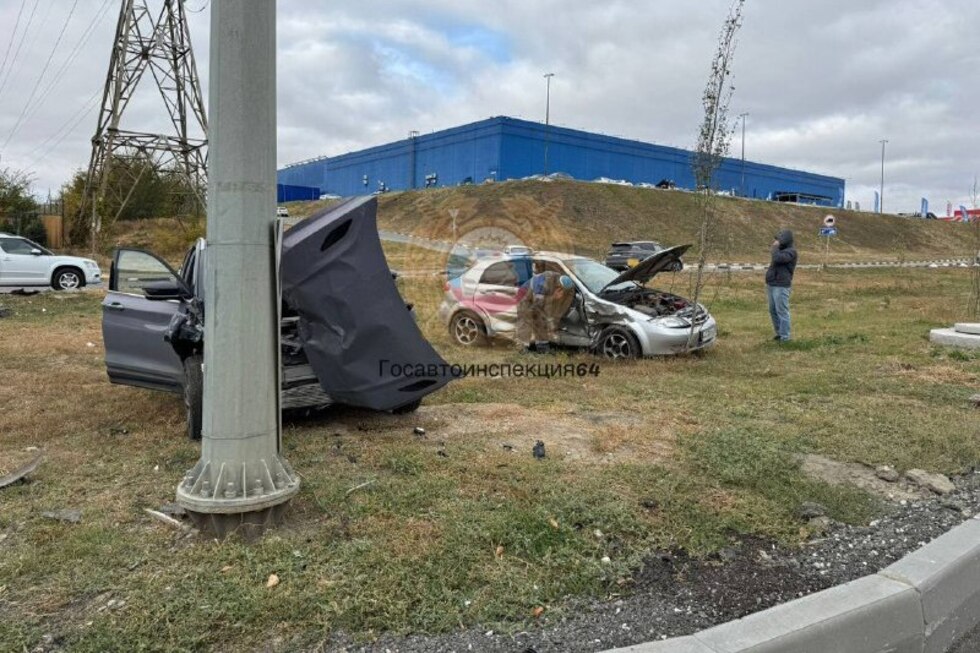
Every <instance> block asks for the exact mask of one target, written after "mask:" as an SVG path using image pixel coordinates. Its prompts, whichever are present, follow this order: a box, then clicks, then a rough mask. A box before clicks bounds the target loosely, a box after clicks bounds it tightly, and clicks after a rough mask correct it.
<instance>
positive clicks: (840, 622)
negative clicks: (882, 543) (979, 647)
mask: <svg viewBox="0 0 980 653" xmlns="http://www.w3.org/2000/svg"><path fill="white" fill-rule="evenodd" d="M978 623H980V516H977V517H974V518H972V519H968V520H966V521H965V522H964V523H962V524H960V525H959V526H957V527H956V528H954V529H952V530H951V531H949V532H948V533H946V534H944V535H941V536H939V537H937V538H936V539H935V540H933V541H932V542H930V543H929V544H927V545H925V546H924V547H922V548H921V549H919V550H917V551H913V552H912V553H910V554H909V555H907V556H905V557H904V558H902V559H901V560H899V561H898V562H896V563H895V564H893V565H891V566H889V567H886V568H885V569H882V570H881V571H880V572H878V573H877V574H872V575H870V576H864V577H863V578H859V579H857V580H854V581H851V582H850V583H846V584H844V585H838V586H837V587H831V588H829V589H826V590H824V591H822V592H816V593H815V594H810V595H809V596H804V597H803V598H800V599H796V600H795V601H790V602H789V603H783V604H782V605H777V606H774V607H772V608H769V609H768V610H763V611H762V612H756V613H755V614H751V615H749V616H747V617H743V618H742V619H736V620H735V621H729V622H728V623H725V624H721V625H718V626H715V627H713V628H708V629H707V630H702V631H700V632H697V633H694V634H693V635H689V636H687V637H679V638H675V639H668V640H664V641H660V642H648V643H646V644H637V645H635V646H627V647H625V648H618V649H615V650H610V651H606V653H943V651H946V650H948V649H949V647H950V646H951V645H952V644H953V643H954V642H955V641H956V640H957V639H959V638H961V637H962V636H964V635H965V634H967V633H968V632H970V631H971V630H972V629H973V628H974V627H975V626H976V625H977V624H978Z"/></svg>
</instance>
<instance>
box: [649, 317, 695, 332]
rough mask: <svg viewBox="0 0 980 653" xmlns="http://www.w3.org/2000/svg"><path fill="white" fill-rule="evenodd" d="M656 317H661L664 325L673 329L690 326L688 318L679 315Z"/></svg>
mask: <svg viewBox="0 0 980 653" xmlns="http://www.w3.org/2000/svg"><path fill="white" fill-rule="evenodd" d="M654 319H659V320H660V323H661V324H662V325H664V326H665V327H668V328H671V329H680V328H682V327H686V326H690V324H689V323H688V321H687V320H682V319H681V318H679V317H664V318H654Z"/></svg>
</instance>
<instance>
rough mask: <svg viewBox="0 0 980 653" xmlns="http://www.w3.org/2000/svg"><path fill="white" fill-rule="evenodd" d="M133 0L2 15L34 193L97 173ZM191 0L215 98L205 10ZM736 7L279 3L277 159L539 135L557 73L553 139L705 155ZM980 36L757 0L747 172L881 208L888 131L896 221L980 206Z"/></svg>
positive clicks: (0, 85) (138, 122) (953, 24)
mask: <svg viewBox="0 0 980 653" xmlns="http://www.w3.org/2000/svg"><path fill="white" fill-rule="evenodd" d="M149 4H150V6H152V7H156V6H159V5H161V4H162V2H160V0H149ZM119 5H120V0H43V1H39V0H0V62H3V66H2V68H0V167H11V168H16V169H22V170H27V171H30V172H31V173H32V174H33V176H34V178H35V192H36V193H37V194H38V195H42V196H43V195H45V194H46V193H47V192H48V189H51V191H52V192H54V193H56V192H57V189H58V188H59V187H60V185H61V184H62V183H63V182H64V181H65V180H66V179H67V178H68V177H69V176H70V175H71V173H72V172H73V171H74V170H76V169H79V168H84V167H85V166H86V165H87V163H88V157H89V153H90V144H89V139H90V138H91V136H92V134H93V132H94V130H95V124H96V115H97V109H98V106H97V105H98V103H99V101H100V99H101V97H100V95H101V90H102V85H103V83H104V79H105V73H106V68H107V66H108V59H109V52H110V48H111V43H112V36H113V32H114V29H115V22H116V18H117V16H118V12H119ZM185 6H186V7H187V9H188V12H189V15H190V21H191V32H192V39H193V41H194V45H195V51H196V56H197V61H198V67H199V71H200V75H201V80H202V84H204V87H205V95H206V93H207V92H206V88H207V86H206V85H207V77H208V74H207V73H208V68H207V63H208V24H209V23H208V21H209V7H208V0H187V2H186V3H185ZM728 7H729V0H700V1H698V2H677V1H676V0H671V1H668V0H643V1H640V0H632V1H627V0H605V2H601V3H600V2H594V1H592V0H496V1H495V2H493V3H487V2H476V1H473V0H452V1H449V0H425V1H422V0H398V1H397V2H394V1H392V0H387V1H381V0H359V1H358V2H342V1H339V0H334V1H332V2H315V1H311V0H307V1H305V2H300V1H299V0H282V1H280V2H278V8H279V12H278V34H279V54H278V59H279V60H278V71H279V85H278V95H279V162H280V164H285V163H288V162H292V161H297V160H301V159H305V158H310V157H313V156H318V155H322V154H326V155H332V154H339V153H343V152H347V151H351V150H355V149H359V148H361V147H364V146H369V145H376V144H380V143H383V142H386V141H389V140H394V139H400V138H404V137H405V136H406V135H407V134H408V132H409V131H411V130H418V131H420V132H422V133H426V132H429V131H434V130H438V129H442V128H445V127H450V126H453V125H457V124H461V123H465V122H471V121H474V120H479V119H482V118H486V117H489V116H494V115H508V116H514V117H521V118H525V119H529V120H539V121H543V120H544V108H545V81H544V79H543V77H542V75H543V74H544V73H546V72H554V73H555V77H554V79H553V82H552V94H551V99H552V103H551V110H552V111H551V117H552V122H553V123H554V124H559V125H563V126H567V127H572V128H578V129H585V130H590V131H596V132H601V133H605V134H612V135H617V136H624V137H628V138H635V139H639V140H645V141H651V142H655V143H661V144H665V145H675V146H680V147H687V148H690V147H692V146H693V145H694V142H695V139H696V135H697V128H698V124H699V122H700V120H701V107H700V99H701V92H702V90H703V88H704V84H705V81H706V78H707V74H708V66H709V63H710V60H711V56H712V54H713V52H714V49H715V46H716V42H717V35H718V32H719V29H720V27H721V25H722V21H723V20H724V18H725V16H726V14H727V11H728ZM18 17H19V20H18ZM978 25H980V2H976V0H821V1H820V2H813V1H804V0H747V2H746V7H745V15H744V25H743V27H742V29H741V31H740V33H739V46H738V51H737V53H736V55H735V62H734V67H733V83H734V86H735V94H734V98H733V101H732V104H731V113H732V115H735V114H738V113H742V112H748V113H749V116H748V119H747V123H746V139H745V141H746V144H745V148H746V157H747V158H748V159H749V160H754V161H760V162H765V163H773V164H777V165H784V166H789V167H793V168H799V169H803V170H809V171H813V172H820V173H824V174H829V175H834V176H838V177H843V178H844V179H846V181H847V198H848V199H850V200H856V201H858V202H860V203H861V205H862V207H863V208H865V207H867V208H870V206H871V202H872V194H873V190H874V189H876V188H877V186H878V183H879V175H880V165H881V159H880V157H881V145H880V144H879V141H880V140H881V139H883V138H884V139H888V145H887V149H886V159H885V209H886V210H888V211H915V210H917V209H918V207H919V198H920V197H922V196H925V197H927V198H928V199H929V201H930V203H931V208H932V210H934V211H936V212H937V213H945V210H946V202H947V201H952V203H953V205H954V206H956V205H958V204H961V203H964V204H969V203H970V202H971V198H970V195H971V193H970V188H971V186H972V185H973V180H974V177H975V175H977V174H980V130H978V128H977V122H976V115H977V109H976V107H977V106H980V75H978V72H980V48H978V47H977V46H976V36H977V34H976V28H977V26H978ZM15 26H16V27H17V29H16V30H15V29H14V28H15ZM144 90H146V89H144ZM155 93H156V91H155V89H153V88H152V86H151V87H150V88H149V89H148V90H146V92H142V93H139V94H137V96H136V97H135V98H134V100H133V103H132V104H131V106H130V109H129V110H128V112H127V115H126V116H125V118H124V124H123V127H128V128H132V129H154V128H161V127H163V126H165V124H166V115H165V113H163V110H162V107H161V105H160V99H159V97H158V96H157V95H155ZM740 139H741V134H740V132H737V133H736V134H735V136H734V139H733V142H732V152H733V153H735V154H736V155H737V154H738V152H739V150H740V145H741V140H740Z"/></svg>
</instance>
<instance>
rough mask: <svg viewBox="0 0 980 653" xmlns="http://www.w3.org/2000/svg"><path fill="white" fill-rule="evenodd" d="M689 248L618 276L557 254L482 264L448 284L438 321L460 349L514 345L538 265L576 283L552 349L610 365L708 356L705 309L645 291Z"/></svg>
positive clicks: (712, 331) (709, 320)
mask: <svg viewBox="0 0 980 653" xmlns="http://www.w3.org/2000/svg"><path fill="white" fill-rule="evenodd" d="M689 247H690V245H682V246H679V247H672V248H670V249H665V250H662V251H660V252H658V253H656V254H654V255H653V256H650V257H649V258H647V259H645V260H644V261H642V262H640V263H639V264H638V265H636V266H635V267H632V268H629V269H627V270H626V271H625V272H622V273H620V272H617V271H615V270H613V269H611V268H608V267H606V266H605V265H603V264H601V263H599V262H598V261H595V260H593V259H590V258H586V257H584V256H576V255H573V254H562V253H558V252H533V253H532V254H531V255H530V256H524V255H521V256H513V255H508V254H500V255H497V256H494V257H487V258H484V259H481V260H479V261H478V262H477V263H476V264H474V265H473V267H471V268H470V269H469V270H467V271H466V272H465V273H463V274H462V275H460V276H459V277H458V278H456V279H452V280H450V281H448V282H447V283H446V285H445V297H444V299H443V302H442V305H441V306H440V307H439V316H440V318H441V319H442V320H443V322H444V323H445V324H446V325H447V326H448V328H449V334H450V337H451V338H452V339H453V341H454V342H455V343H457V344H459V345H463V346H471V345H476V344H480V343H482V342H485V341H486V340H487V339H488V338H493V337H496V336H503V337H510V338H513V337H514V335H515V330H516V328H517V317H518V316H517V313H518V306H519V305H520V304H521V300H522V299H524V296H525V295H526V294H527V293H528V292H529V282H530V279H531V277H532V276H533V269H534V266H535V265H538V267H539V268H540V269H544V270H546V271H553V272H556V273H557V274H559V275H565V276H568V277H569V278H570V279H571V281H572V283H573V284H574V290H575V297H574V299H573V301H572V303H571V308H570V309H569V310H568V312H567V313H565V314H564V316H563V317H562V318H561V319H560V321H559V323H558V325H557V328H556V329H555V338H556V341H555V343H554V344H557V345H561V346H566V347H574V348H588V349H590V350H592V351H594V352H595V353H596V354H598V355H601V356H604V357H607V358H639V357H642V356H658V355H668V354H680V353H684V352H689V351H697V350H701V349H705V348H707V347H710V346H712V345H713V344H714V343H715V339H716V337H717V333H718V331H717V326H716V324H715V319H714V318H713V317H712V316H711V315H710V314H709V313H708V311H707V309H705V308H704V306H702V305H700V304H697V305H695V304H694V302H692V301H690V300H688V299H685V298H684V297H681V296H679V295H675V294H673V293H670V292H666V291H663V290H656V289H653V288H648V287H647V285H646V284H647V283H649V282H650V280H652V279H653V278H654V277H655V276H656V275H657V274H658V273H660V272H662V271H665V270H670V269H672V268H676V266H677V264H678V263H679V262H680V260H681V256H682V255H683V254H684V253H685V252H686V251H687V250H688V248H689Z"/></svg>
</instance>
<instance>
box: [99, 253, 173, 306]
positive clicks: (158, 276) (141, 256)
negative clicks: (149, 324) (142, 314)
mask: <svg viewBox="0 0 980 653" xmlns="http://www.w3.org/2000/svg"><path fill="white" fill-rule="evenodd" d="M161 281H165V282H170V283H176V282H177V278H176V276H175V275H174V273H173V271H171V269H170V268H169V267H168V266H167V264H166V263H164V262H163V261H161V260H160V259H158V258H157V257H156V256H154V255H152V254H150V253H149V252H141V251H138V250H132V249H126V250H122V251H121V252H119V254H118V256H117V257H116V261H115V287H114V288H112V290H116V291H118V292H124V293H130V294H133V295H144V296H145V294H146V293H145V292H144V291H143V288H144V286H146V285H147V284H149V283H154V282H161Z"/></svg>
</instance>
